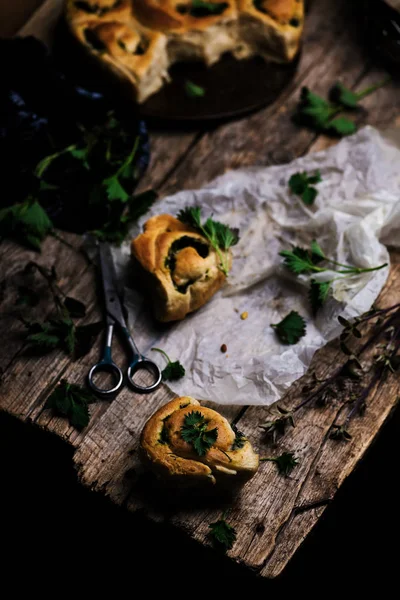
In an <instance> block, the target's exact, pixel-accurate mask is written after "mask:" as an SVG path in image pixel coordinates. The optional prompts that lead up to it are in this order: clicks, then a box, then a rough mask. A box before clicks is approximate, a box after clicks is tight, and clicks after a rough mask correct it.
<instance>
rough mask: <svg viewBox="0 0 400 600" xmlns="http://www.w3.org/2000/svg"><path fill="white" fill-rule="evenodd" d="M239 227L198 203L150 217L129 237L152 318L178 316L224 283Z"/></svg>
mask: <svg viewBox="0 0 400 600" xmlns="http://www.w3.org/2000/svg"><path fill="white" fill-rule="evenodd" d="M238 240H239V236H238V231H237V230H234V229H230V228H229V227H227V226H226V225H223V224H222V223H218V222H217V221H213V220H212V219H207V221H206V222H205V223H204V224H203V225H202V224H201V213H200V209H199V208H197V207H195V208H189V209H185V210H183V211H181V212H180V213H179V215H178V218H175V217H172V216H171V215H158V216H155V217H151V218H150V219H149V220H148V221H147V222H146V223H145V224H144V232H143V233H141V234H140V235H138V237H137V238H135V239H134V240H132V244H131V252H132V256H133V257H134V259H135V260H136V263H137V266H138V267H139V269H138V272H139V276H140V278H141V280H142V282H143V283H144V285H145V287H146V289H147V291H148V292H149V294H150V296H151V298H152V301H153V308H154V315H155V317H156V319H157V320H159V321H163V322H167V321H178V320H181V319H184V318H185V316H186V315H187V314H188V313H190V312H193V311H195V310H197V309H198V308H200V307H201V306H203V304H205V303H206V302H208V300H210V298H211V297H212V296H213V295H214V294H215V292H217V291H218V290H219V289H220V287H221V286H222V285H223V283H224V281H225V279H226V277H227V274H228V271H229V269H230V268H231V264H232V255H231V252H230V247H231V246H233V245H234V244H236V243H237V242H238Z"/></svg>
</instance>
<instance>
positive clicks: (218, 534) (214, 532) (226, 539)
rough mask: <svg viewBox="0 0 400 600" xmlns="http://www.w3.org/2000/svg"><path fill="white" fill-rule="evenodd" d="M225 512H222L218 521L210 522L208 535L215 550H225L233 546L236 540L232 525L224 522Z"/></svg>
mask: <svg viewBox="0 0 400 600" xmlns="http://www.w3.org/2000/svg"><path fill="white" fill-rule="evenodd" d="M225 519H226V513H224V514H223V515H222V517H221V519H219V520H218V521H215V523H210V525H209V528H210V532H209V534H208V535H209V537H210V539H211V541H212V544H213V546H214V547H215V548H216V549H217V550H222V551H223V552H227V551H228V550H230V549H231V548H233V544H234V543H235V542H236V537H237V534H236V530H235V528H234V527H232V525H229V523H227V522H226V520H225Z"/></svg>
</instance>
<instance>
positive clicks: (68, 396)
mask: <svg viewBox="0 0 400 600" xmlns="http://www.w3.org/2000/svg"><path fill="white" fill-rule="evenodd" d="M93 402H96V398H95V396H94V395H93V394H92V393H91V392H89V391H88V390H86V389H84V388H82V387H81V386H79V385H76V384H75V383H68V382H67V381H66V380H65V379H62V380H61V381H60V382H59V383H58V384H57V386H56V388H55V389H54V391H53V392H52V393H51V394H50V396H49V397H48V398H47V401H46V404H45V408H51V409H53V410H54V411H55V412H56V413H57V414H59V415H61V416H62V417H67V419H68V420H69V422H70V424H71V425H72V426H73V427H76V428H77V429H83V428H84V427H86V426H87V425H88V424H89V419H90V415H89V404H91V403H93Z"/></svg>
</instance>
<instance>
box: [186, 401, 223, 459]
mask: <svg viewBox="0 0 400 600" xmlns="http://www.w3.org/2000/svg"><path fill="white" fill-rule="evenodd" d="M207 426H208V421H207V420H206V419H205V417H204V416H203V415H202V414H201V412H199V411H198V410H196V411H191V412H190V413H188V414H187V415H186V416H185V419H184V422H183V425H182V427H181V437H182V439H183V440H185V442H188V443H189V444H192V446H193V448H194V450H195V451H196V453H197V454H198V455H199V456H204V455H205V454H206V453H207V452H208V450H209V449H210V448H211V446H212V445H213V444H214V443H215V442H216V441H217V438H218V429H217V428H216V427H215V428H214V429H211V430H210V429H207Z"/></svg>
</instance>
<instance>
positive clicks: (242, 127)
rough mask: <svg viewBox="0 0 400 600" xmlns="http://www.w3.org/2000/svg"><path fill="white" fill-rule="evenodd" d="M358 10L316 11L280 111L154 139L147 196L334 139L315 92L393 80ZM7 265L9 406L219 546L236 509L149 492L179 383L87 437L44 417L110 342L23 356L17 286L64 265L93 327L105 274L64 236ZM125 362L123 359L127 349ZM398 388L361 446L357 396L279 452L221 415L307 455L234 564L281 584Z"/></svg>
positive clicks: (388, 108)
mask: <svg viewBox="0 0 400 600" xmlns="http://www.w3.org/2000/svg"><path fill="white" fill-rule="evenodd" d="M352 4H353V3H350V2H347V1H346V0H336V1H335V2H332V1H331V0H318V1H317V0H314V2H310V9H309V14H308V16H307V24H306V29H305V35H304V50H303V53H302V56H301V61H300V65H299V69H298V72H297V75H296V77H295V78H294V80H293V81H292V82H291V84H290V85H289V86H288V88H287V89H286V90H285V91H284V92H283V93H282V94H281V96H280V97H279V98H278V100H277V101H276V102H275V103H274V104H273V105H272V106H270V107H268V108H266V109H264V110H262V111H260V112H258V113H256V114H253V115H251V116H248V117H246V118H243V119H241V120H238V121H235V122H232V123H228V124H224V125H221V126H219V127H216V128H214V129H210V130H204V131H203V130H201V131H194V132H193V131H192V132H173V131H163V132H156V131H154V132H152V133H151V144H152V161H151V165H150V168H149V170H148V174H147V175H146V177H145V180H144V181H143V182H142V184H141V188H142V189H145V188H147V187H153V188H155V189H157V191H158V192H159V193H160V194H162V195H164V194H167V193H172V192H175V191H178V190H181V189H184V188H193V187H198V186H201V185H203V184H204V183H206V182H207V181H210V180H211V179H212V178H213V177H215V176H217V175H219V174H221V173H223V172H225V171H226V170H227V169H230V168H236V167H242V166H245V165H271V164H276V163H281V162H286V161H289V160H291V159H293V158H295V157H297V156H300V155H302V154H305V153H307V152H310V151H314V150H318V149H321V148H324V147H326V146H327V145H328V144H329V143H332V142H330V141H329V140H327V139H326V138H324V137H317V136H315V135H314V134H313V133H312V132H310V131H308V130H306V129H298V128H297V127H296V126H295V125H293V123H292V121H291V119H290V115H291V114H292V113H293V110H294V108H295V106H296V103H297V101H298V98H299V91H300V88H301V87H302V86H304V85H306V86H309V87H310V88H311V89H313V90H314V91H316V92H317V93H321V94H323V95H325V94H326V93H327V91H328V89H329V87H330V86H331V85H332V83H333V82H335V81H336V80H337V79H341V80H342V81H343V82H344V83H345V84H346V85H348V86H350V87H351V88H353V89H355V90H357V89H361V88H364V87H366V86H368V85H369V84H370V83H372V82H376V81H378V80H381V79H382V78H383V76H384V74H385V73H384V71H383V70H382V69H381V68H379V67H377V66H376V64H374V61H373V60H372V58H371V57H370V56H369V55H368V53H367V51H366V49H365V48H364V46H363V40H362V36H361V32H360V31H359V29H358V28H357V27H358V26H359V25H360V23H359V16H358V14H357V7H354V6H353V7H352V6H351V5H352ZM399 99H400V96H399V84H398V83H392V84H390V85H388V86H386V87H385V88H383V89H381V90H379V91H378V92H377V93H375V94H374V95H373V96H370V97H368V98H367V99H366V100H365V101H364V102H363V106H364V107H365V108H366V109H367V110H368V118H367V122H368V123H369V124H371V125H376V126H378V127H381V128H385V127H388V126H389V125H393V124H396V120H397V124H399V120H400V100H399ZM358 118H359V122H360V124H361V123H364V122H365V121H366V114H365V113H363V112H362V113H360V114H359V116H358ZM62 236H63V237H64V238H65V239H66V240H67V241H68V242H69V243H70V244H72V245H73V246H74V247H76V248H79V246H80V244H81V240H80V239H79V238H78V237H77V236H74V235H71V234H65V233H63V234H62ZM0 257H1V261H0V264H1V272H0V282H6V283H3V284H2V285H1V290H2V307H1V311H2V318H1V320H0V332H1V339H3V340H7V341H6V343H3V344H2V345H1V348H0V368H1V371H2V378H1V387H0V392H1V395H0V409H1V410H2V411H5V412H8V413H10V414H11V415H14V416H16V417H18V418H19V419H21V420H23V421H25V422H29V423H32V424H34V425H36V426H39V427H41V428H43V429H44V430H46V431H47V432H52V433H54V434H56V435H57V436H59V437H61V438H62V439H63V440H64V441H65V443H66V444H70V445H71V446H72V447H73V448H74V449H75V451H74V456H73V460H74V462H75V465H76V468H77V471H78V475H79V478H80V480H81V482H82V483H83V484H84V485H86V486H88V487H90V488H91V489H92V490H95V491H97V492H99V493H101V494H105V495H107V496H109V497H110V498H111V499H112V501H113V502H115V503H116V504H119V505H123V506H124V507H125V509H126V510H128V511H134V512H135V511H139V510H140V511H141V512H142V513H143V514H146V515H147V516H148V517H149V518H151V519H155V520H157V521H165V522H168V523H170V524H172V525H173V526H175V527H176V528H179V529H182V530H184V531H185V532H186V533H187V535H188V536H190V537H192V538H193V539H195V540H197V541H199V542H200V543H201V544H209V541H208V539H207V533H208V530H209V528H208V526H209V523H211V522H213V521H215V520H216V519H217V518H218V517H219V516H220V514H221V509H222V508H226V507H213V508H204V507H195V506H194V507H193V508H192V509H191V510H176V511H171V510H168V511H165V510H163V508H162V506H160V505H157V503H156V500H155V501H154V502H155V503H154V504H152V502H150V501H149V499H148V498H147V499H146V498H144V496H143V493H142V489H141V488H142V478H141V476H139V475H138V472H139V471H140V470H138V456H137V446H138V438H139V434H140V431H141V429H142V427H143V425H144V423H145V422H146V420H147V419H148V417H149V416H150V415H151V414H152V413H153V412H154V411H155V410H156V409H157V408H158V407H159V406H160V405H162V404H163V403H165V402H166V401H167V400H169V399H171V398H172V397H173V394H172V392H171V391H170V390H169V389H168V388H167V387H166V386H163V387H162V388H161V389H160V390H159V391H157V392H156V393H155V394H153V395H152V396H151V397H147V398H146V399H145V400H144V399H143V397H142V396H139V395H135V394H133V393H132V392H131V391H129V390H128V389H124V390H123V391H122V392H121V393H120V394H119V396H118V397H117V398H116V399H115V400H114V401H113V402H112V403H111V404H109V403H108V402H100V401H99V402H98V403H97V404H95V405H92V408H91V421H90V424H89V426H88V427H87V428H86V429H85V430H83V431H81V432H78V431H77V430H76V429H74V428H72V427H70V426H69V424H68V422H67V421H66V420H65V419H63V418H59V417H56V416H54V414H52V412H51V411H50V410H45V409H44V404H45V401H46V398H47V397H48V395H49V393H50V392H51V391H52V390H53V388H54V386H55V385H56V383H57V382H58V381H59V380H60V378H66V379H67V380H68V381H71V382H74V381H75V382H79V383H82V382H84V380H85V377H86V375H87V371H88V367H89V365H91V364H93V361H94V360H95V359H97V357H98V354H99V346H100V339H99V340H98V341H97V343H96V344H95V346H94V347H93V349H92V350H91V352H90V353H89V354H88V355H87V356H85V357H84V358H83V359H81V360H80V361H78V362H74V363H72V362H71V361H70V360H69V358H68V357H66V355H65V354H63V353H62V352H53V353H52V354H49V355H46V356H44V357H39V358H38V357H36V358H32V357H28V356H26V355H24V347H23V344H22V342H21V332H22V331H23V329H24V328H23V326H22V325H21V323H20V322H19V321H18V320H17V319H16V318H15V298H16V296H15V286H14V285H13V283H15V281H16V280H17V278H18V273H19V272H20V271H21V269H22V268H23V267H24V265H25V264H26V263H27V262H28V261H30V260H36V261H38V262H40V264H42V265H45V266H52V265H54V266H55V268H56V270H57V273H58V274H59V277H60V286H61V288H62V289H63V290H64V292H66V293H69V294H71V295H73V296H74V297H76V298H78V299H79V298H81V299H82V300H84V301H85V303H86V305H87V306H88V314H87V316H86V317H85V319H84V320H83V321H82V322H83V323H86V322H93V321H95V320H98V319H99V318H101V314H100V308H99V305H98V299H97V296H96V286H95V276H96V274H95V270H94V269H93V267H92V266H91V265H90V264H89V263H88V262H87V260H86V259H85V258H84V256H83V255H82V254H79V252H76V251H74V250H72V249H70V248H68V247H66V246H65V245H64V244H62V243H60V242H59V241H57V240H56V239H54V238H51V237H49V238H48V239H47V240H46V241H45V243H44V244H43V250H42V253H41V255H40V256H38V255H37V254H35V253H34V252H29V251H27V250H25V249H23V248H22V247H21V246H18V245H17V244H14V243H12V242H3V243H2V244H1V246H0ZM391 258H392V268H391V272H390V277H389V280H388V282H387V285H386V287H385V289H384V290H383V292H382V294H381V296H380V298H379V301H378V304H379V305H381V306H389V305H390V304H393V303H394V301H395V300H397V301H398V300H399V296H400V253H396V252H392V253H391ZM35 310H36V312H37V315H36V316H37V317H38V318H42V317H43V316H44V315H45V314H46V311H48V310H49V307H46V306H45V305H43V304H40V305H39V306H38V307H37V309H35ZM115 360H116V361H117V362H118V361H123V353H122V352H121V350H120V349H117V352H116V355H115ZM343 360H344V358H343V355H342V354H341V353H340V351H339V349H338V346H337V344H335V343H333V344H330V345H329V346H328V347H326V348H324V349H322V350H321V351H319V352H318V353H317V355H316V356H315V358H314V360H313V363H312V365H311V367H310V372H312V371H313V370H315V371H316V372H317V375H318V376H319V377H326V376H328V375H329V374H331V373H332V371H333V370H334V369H335V368H337V365H338V363H339V362H340V361H343ZM307 377H308V376H305V378H303V379H302V380H300V381H298V382H296V383H295V384H294V385H293V386H292V388H291V389H290V390H289V392H288V394H287V396H286V397H285V398H284V399H283V401H282V402H281V405H282V406H285V407H291V406H294V405H295V404H297V403H298V402H299V399H301V397H302V388H303V386H304V382H305V380H307ZM188 393H190V390H188ZM399 393H400V381H399V377H398V376H396V375H390V376H389V377H388V378H387V379H386V381H385V382H384V383H381V384H380V385H378V386H376V387H374V388H373V390H372V392H371V394H370V396H369V398H368V401H367V407H366V412H365V414H364V415H363V416H362V417H361V416H360V417H356V418H355V419H354V420H353V421H352V423H351V433H352V435H353V437H352V440H351V441H350V442H348V443H337V442H334V441H333V440H331V439H330V438H329V431H330V428H331V426H332V424H333V423H334V422H336V421H337V420H339V421H340V419H341V418H342V419H343V416H344V415H345V414H346V411H347V410H348V407H347V406H346V397H345V394H344V395H342V397H338V398H337V399H336V400H335V402H333V403H332V404H329V405H327V406H325V407H324V408H307V407H305V408H304V409H302V410H301V411H300V412H299V414H298V417H297V422H296V428H295V429H291V430H290V431H289V432H288V433H287V434H286V435H285V437H284V438H283V439H282V440H281V441H279V442H278V444H277V446H274V447H271V446H270V445H268V443H267V442H266V440H265V439H264V438H263V437H262V435H261V430H260V429H259V424H260V423H261V422H263V420H265V418H266V416H267V413H268V409H267V408H260V407H251V408H247V409H243V408H242V409H238V408H237V407H236V408H235V407H225V408H224V409H223V410H222V411H221V412H224V414H226V416H228V418H229V419H231V420H232V419H235V420H236V422H237V424H238V426H239V429H240V430H242V431H244V432H245V434H246V435H247V436H248V437H249V438H250V439H251V441H252V442H253V443H254V444H255V445H256V446H257V447H258V448H259V450H260V453H261V454H262V455H277V454H279V453H280V452H281V451H282V450H283V449H284V450H291V451H295V452H296V454H297V455H298V456H299V457H300V458H301V460H300V463H299V465H298V467H297V468H296V469H295V471H293V473H292V475H291V477H290V478H283V477H282V476H280V475H279V474H278V473H277V471H276V469H275V467H274V465H273V464H272V463H265V464H264V465H263V466H262V467H261V468H260V470H259V472H258V474H257V475H256V476H255V477H254V479H253V480H252V481H251V482H250V483H249V484H248V485H247V486H245V488H244V489H243V491H242V493H241V495H240V496H239V497H238V498H237V500H236V502H235V503H234V505H233V506H232V508H231V510H230V512H229V516H228V521H229V523H230V524H232V525H234V526H235V528H236V530H237V534H238V537H237V542H236V543H235V545H234V547H233V548H232V550H231V551H230V552H229V557H230V558H231V559H232V560H234V561H237V562H240V563H243V564H245V565H247V566H248V567H249V568H251V569H253V570H254V571H256V572H257V573H259V574H260V575H261V576H264V577H269V578H272V577H275V576H276V575H278V574H279V573H280V572H281V571H282V570H283V569H284V567H285V565H286V564H287V563H288V561H289V560H290V558H291V556H292V555H293V554H294V552H295V551H296V549H297V548H298V547H299V545H300V544H301V542H302V541H303V540H304V538H305V537H306V536H307V534H308V533H309V531H310V530H311V528H312V527H313V526H314V525H315V523H316V522H317V521H318V519H319V518H320V516H321V515H322V513H323V512H324V510H325V508H326V507H327V506H328V505H329V503H330V502H331V501H332V499H333V498H334V495H335V493H336V491H337V489H338V488H339V487H340V485H341V484H342V482H343V481H344V479H345V478H346V477H347V476H348V475H349V474H350V473H351V471H352V470H353V469H354V467H355V465H356V464H357V462H358V461H359V460H360V458H361V457H362V456H363V454H364V452H365V450H366V449H367V448H368V446H369V445H370V443H371V442H372V440H373V439H374V437H375V436H376V434H377V433H378V431H379V429H380V427H381V426H382V424H383V423H384V421H385V419H386V418H387V416H388V415H389V413H390V412H391V410H392V408H393V407H394V405H395V404H396V400H397V398H398V395H399ZM160 504H161V503H160Z"/></svg>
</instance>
